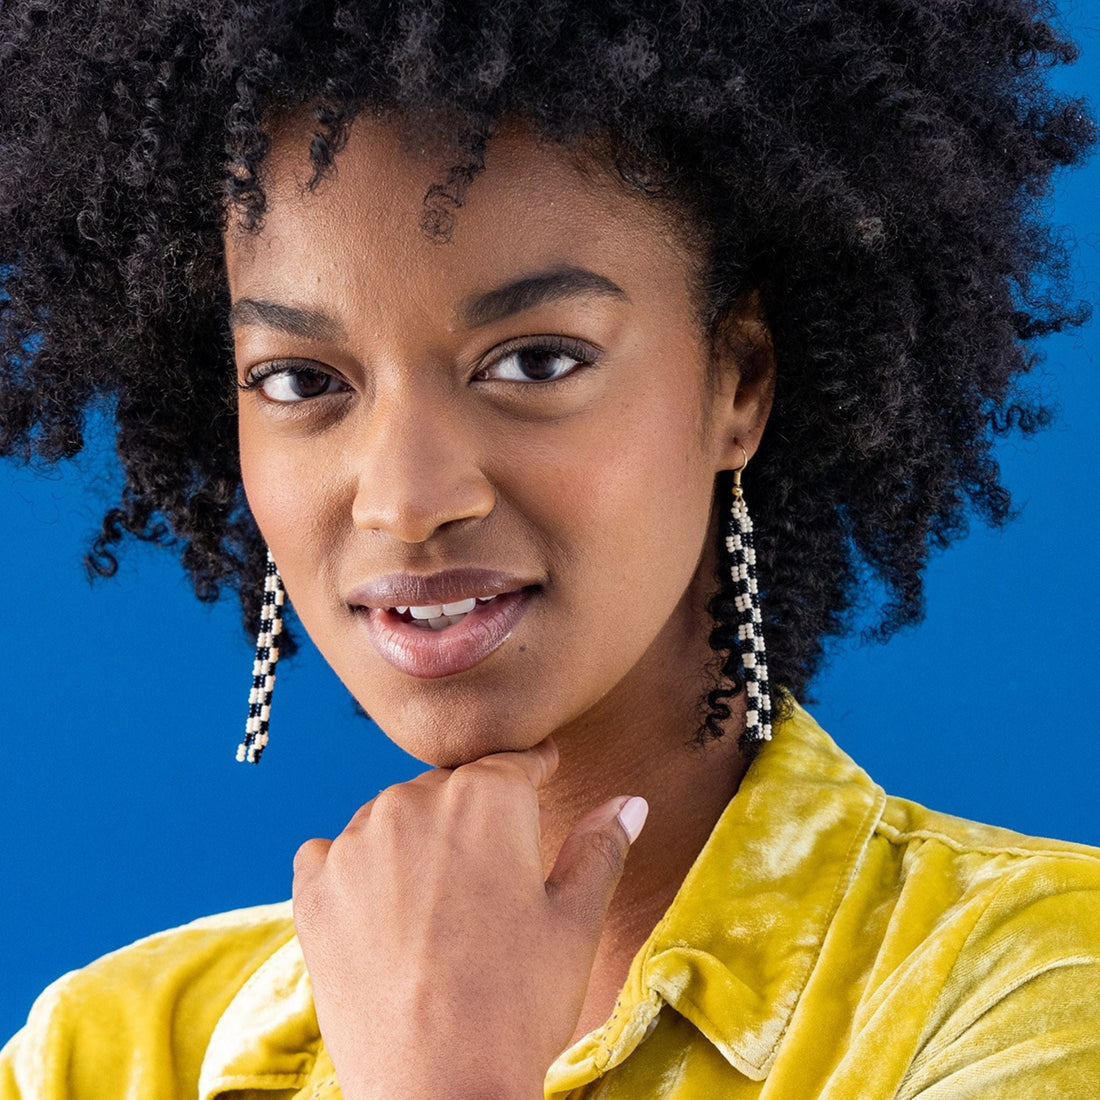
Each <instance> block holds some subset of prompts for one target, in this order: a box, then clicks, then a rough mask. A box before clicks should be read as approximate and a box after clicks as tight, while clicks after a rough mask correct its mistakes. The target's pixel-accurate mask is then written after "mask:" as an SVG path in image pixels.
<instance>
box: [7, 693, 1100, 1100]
mask: <svg viewBox="0 0 1100 1100" xmlns="http://www.w3.org/2000/svg"><path fill="white" fill-rule="evenodd" d="M546 1096H547V1097H548V1098H554V1100H564V1098H566V1097H569V1098H570V1100H582V1098H583V1100H597V1098H598V1100H646V1098H653V1100H714V1098H719V1097H721V1098H729V1100H741V1098H749V1097H752V1098H760V1100H775V1098H779V1097H782V1098H785V1100H807V1098H811V1097H826V1098H829V1100H841V1098H843V1100H856V1098H859V1100H878V1098H882V1097H896V1098H899V1100H901V1098H905V1100H908V1098H915V1097H920V1098H921V1100H967V1098H974V1100H978V1098H981V1100H999V1098H1007V1097H1012V1098H1014V1100H1036V1098H1040V1097H1058V1098H1060V1100H1065V1098H1067V1097H1071V1098H1082V1100H1084V1098H1088V1100H1096V1098H1098V1097H1100V850H1097V849H1093V848H1087V847H1084V846H1080V845H1073V844H1068V843H1062V842H1059V841H1050V840H1037V839H1033V838H1030V837H1025V836H1020V835H1019V834H1016V833H1010V832H1007V831H1005V830H1002V829H996V828H991V827H989V826H985V825H977V824H974V823H972V822H969V821H963V820H960V819H958V818H953V817H947V816H945V815H943V814H938V813H933V812H931V811H929V810H926V809H924V808H923V807H921V806H917V805H915V804H913V803H911V802H906V801H903V800H901V799H896V798H890V797H887V796H886V795H885V794H884V793H883V791H882V790H881V789H880V788H879V787H878V786H876V785H875V784H874V783H873V782H872V781H871V780H870V779H869V778H868V776H867V775H866V774H865V773H864V772H863V771H861V770H860V768H858V767H857V766H856V765H855V764H854V763H853V762H852V761H851V760H850V759H849V758H848V757H847V756H845V755H844V754H843V753H842V752H841V751H840V750H839V749H838V748H837V747H836V746H835V745H834V744H833V743H832V741H831V740H830V739H829V738H828V737H827V736H826V734H825V733H823V732H822V731H821V730H820V729H819V728H818V726H817V725H816V724H815V723H814V722H813V720H812V719H811V718H810V717H809V716H808V715H807V714H806V713H805V712H804V711H801V710H796V711H795V714H794V716H793V717H792V718H791V719H789V720H788V721H786V722H784V723H783V724H782V725H781V726H780V727H779V728H778V729H777V730H776V735H775V739H774V740H773V741H772V742H771V743H770V744H769V745H767V746H766V747H765V749H764V751H763V752H762V753H761V755H760V756H759V758H758V759H757V760H756V761H755V762H754V764H753V765H752V767H751V768H750V770H749V772H748V774H747V775H746V777H745V779H744V781H743V782H742V784H741V788H740V790H739V791H738V793H737V795H736V796H735V797H734V799H733V801H732V802H731V803H730V805H729V807H728V808H727V810H726V812H725V813H724V815H723V816H722V818H721V820H720V821H719V822H718V824H717V826H716V827H715V829H714V832H713V833H712V835H711V837H710V839H709V841H708V842H707V844H706V846H705V848H704V849H703V851H702V852H701V853H700V855H699V857H698V860H697V861H696V863H695V865H694V867H693V868H692V870H691V872H690V873H689V874H688V876H687V878H686V879H685V881H684V883H683V886H682V887H681V889H680V891H679V893H678V895H677V896H676V898H675V900H674V901H673V904H672V906H671V907H670V908H669V910H668V912H667V913H666V914H665V916H664V918H663V919H662V920H661V922H660V923H659V924H658V925H657V927H656V928H655V929H654V931H653V934H652V935H651V936H650V937H649V939H648V940H647V942H646V943H645V945H644V946H643V947H642V949H641V951H639V953H638V955H637V957H636V958H635V960H634V962H633V965H632V967H631V970H630V974H629V977H628V979H627V982H626V985H625V987H624V989H623V991H622V994H621V996H620V998H619V1001H618V1004H617V1005H616V1007H615V1010H614V1012H613V1014H612V1016H611V1018H610V1019H609V1020H608V1021H607V1022H606V1023H605V1024H604V1025H603V1026H602V1027H600V1028H599V1029H598V1030H596V1031H594V1032H592V1033H591V1034H589V1035H588V1036H586V1037H585V1038H583V1039H581V1040H580V1041H579V1042H578V1043H576V1044H575V1045H574V1046H573V1047H571V1048H570V1049H569V1050H567V1051H565V1052H564V1053H563V1054H562V1055H561V1056H560V1057H559V1058H558V1060H557V1061H556V1062H555V1063H554V1064H553V1065H552V1066H551V1067H550V1070H549V1073H548V1074H547V1077H546ZM124 1097H125V1098H127V1100H146V1098H148V1100H154V1098H155V1100H161V1098H164V1100H168V1098H170V1097H171V1098H180V1100H183V1098H189V1100H193V1098H195V1097H198V1098H200V1100H214V1098H215V1097H221V1098H223V1100H230V1098H232V1100H246V1098H248V1100H260V1098H264V1100H290V1098H292V1097H293V1098H297V1100H334V1098H337V1097H339V1090H338V1086H337V1084H336V1080H335V1074H334V1073H333V1069H332V1063H331V1061H330V1060H329V1059H328V1057H327V1056H326V1054H325V1051H324V1048H323V1045H322V1042H321V1037H320V1034H319V1032H318V1029H317V1021H316V1017H315V1015H314V1012H313V1005H312V1001H311V998H310V987H309V978H308V976H307V974H306V970H305V966H304V964H303V961H302V955H301V951H300V950H299V948H298V944H297V941H296V940H295V938H294V929H293V925H292V922H291V914H290V909H289V906H288V905H286V904H281V905H272V906H263V907H260V908H256V909H246V910H241V911H239V912H236V913H229V914H226V915H224V916H218V917H211V918H207V919H204V920H199V921H196V922H194V923H193V924H189V925H186V926H185V927H183V928H178V929H175V930H173V931H170V932H164V933H161V934H159V935H156V936H152V937H150V938H149V939H146V940H142V941H140V942H138V943H136V944H134V945H132V946H131V947H127V948H125V949H123V950H121V951H118V952H115V953H114V954H112V955H108V956H106V957H105V958H103V959H101V960H99V961H98V962H96V963H93V964H92V965H91V966H89V967H87V968H85V969H84V970H80V971H76V972H74V973H72V974H69V975H66V976H65V977H63V978H61V979H60V980H59V981H57V982H55V983H54V984H53V985H52V986H50V988H49V989H47V990H46V991H45V992H44V993H43V994H42V996H41V997H40V998H39V1000H38V1002H37V1003H36V1004H35V1006H34V1008H33V1010H32V1011H31V1015H30V1018H29V1020H28V1022H27V1025H26V1027H24V1028H23V1030H22V1031H21V1032H19V1034H17V1035H16V1036H15V1038H13V1039H12V1040H11V1042H10V1043H9V1044H8V1046H7V1047H6V1048H5V1049H4V1051H3V1053H2V1054H0V1100H17V1098H22V1100H30V1098H34V1100H63V1098H64V1100H93V1098H94V1100H107V1098H112V1100H113V1098H118V1100H122V1098H124Z"/></svg>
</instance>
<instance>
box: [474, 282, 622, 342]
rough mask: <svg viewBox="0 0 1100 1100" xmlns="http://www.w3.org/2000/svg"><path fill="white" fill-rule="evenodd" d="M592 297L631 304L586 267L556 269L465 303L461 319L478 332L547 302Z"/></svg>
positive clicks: (614, 287) (479, 295) (620, 293)
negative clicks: (616, 299) (607, 298)
mask: <svg viewBox="0 0 1100 1100" xmlns="http://www.w3.org/2000/svg"><path fill="white" fill-rule="evenodd" d="M589 294H602V295H606V296H608V297H613V298H620V299H622V300H623V301H627V302H629V301H630V298H629V296H628V295H627V293H626V291H625V290H623V289H622V287H620V286H617V285H616V284H615V283H613V282H612V281H611V280H610V279H608V278H607V277H606V276H604V275H598V274H596V272H594V271H589V270H588V269H587V268H583V267H555V268H551V269H550V270H549V271H539V272H536V273H535V274H534V275H525V276H524V277H523V278H522V279H516V280H515V281H514V282H511V283H507V284H506V285H505V286H501V287H497V288H495V289H494V290H488V291H486V292H485V293H483V294H477V295H473V296H472V297H469V298H467V299H465V300H464V301H463V302H461V303H460V304H459V307H458V316H459V317H460V318H461V319H462V320H463V321H464V322H465V323H466V325H467V327H469V328H478V327H479V326H481V325H488V324H492V323H493V322H494V321H501V320H503V319H504V318H505V317H511V316H512V314H514V313H522V312H523V310H525V309H532V308H534V307H535V306H540V305H543V304H545V303H546V302H556V301H560V300H561V299H563V298H575V297H579V296H581V295H589Z"/></svg>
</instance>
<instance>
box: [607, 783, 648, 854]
mask: <svg viewBox="0 0 1100 1100" xmlns="http://www.w3.org/2000/svg"><path fill="white" fill-rule="evenodd" d="M615 816H616V817H617V818H618V819H619V824H620V825H621V826H622V827H623V832H624V833H626V836H627V839H628V840H629V841H630V843H631V844H633V843H634V841H635V840H637V839H638V834H639V833H640V832H641V831H642V826H643V825H644V824H645V819H646V818H647V817H648V816H649V803H648V802H646V800H645V799H644V798H640V797H639V796H638V795H635V796H634V797H633V798H628V799H627V800H626V801H625V802H624V803H623V804H622V805H621V806H620V807H619V812H618V813H617V814H616V815H615Z"/></svg>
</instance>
